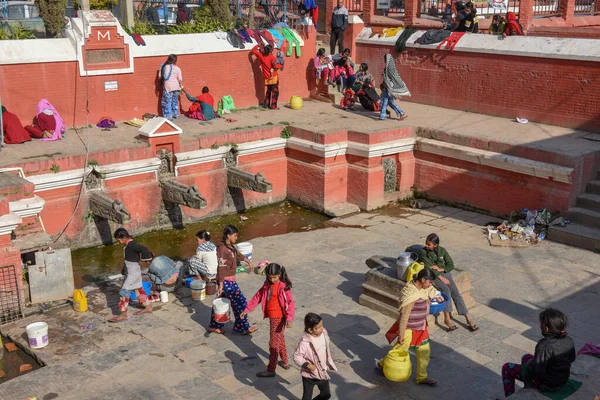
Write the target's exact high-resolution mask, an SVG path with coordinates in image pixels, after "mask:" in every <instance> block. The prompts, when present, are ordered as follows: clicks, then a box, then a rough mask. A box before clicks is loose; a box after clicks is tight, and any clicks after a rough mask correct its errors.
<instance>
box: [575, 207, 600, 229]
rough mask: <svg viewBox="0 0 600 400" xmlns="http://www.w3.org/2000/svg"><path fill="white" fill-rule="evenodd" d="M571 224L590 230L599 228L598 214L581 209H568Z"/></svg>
mask: <svg viewBox="0 0 600 400" xmlns="http://www.w3.org/2000/svg"><path fill="white" fill-rule="evenodd" d="M569 216H570V220H571V222H575V223H578V224H581V225H584V226H589V227H592V228H600V212H598V211H594V210H590V209H588V208H583V207H573V208H570V209H569Z"/></svg>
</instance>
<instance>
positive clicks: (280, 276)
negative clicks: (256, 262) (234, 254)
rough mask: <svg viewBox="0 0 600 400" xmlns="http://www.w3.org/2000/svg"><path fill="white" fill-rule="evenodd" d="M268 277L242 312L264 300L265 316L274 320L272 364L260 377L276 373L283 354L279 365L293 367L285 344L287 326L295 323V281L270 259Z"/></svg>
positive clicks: (271, 344)
mask: <svg viewBox="0 0 600 400" xmlns="http://www.w3.org/2000/svg"><path fill="white" fill-rule="evenodd" d="M265 275H266V276H267V279H266V280H265V284H264V285H263V286H262V287H261V288H260V289H258V292H256V294H255V295H254V296H253V297H252V298H251V299H250V301H249V302H248V305H247V306H246V310H245V311H244V312H243V313H242V314H241V316H242V318H244V317H245V316H246V315H247V314H248V313H249V312H251V311H252V310H254V309H255V308H256V306H258V305H259V304H260V303H262V310H263V315H264V318H269V321H270V323H271V330H270V333H271V339H269V366H268V367H267V370H266V371H263V372H259V373H257V374H256V376H258V377H259V378H272V377H274V376H275V368H276V367H277V359H278V358H279V356H281V362H280V363H279V365H280V366H281V368H283V369H286V370H287V369H290V364H289V361H288V355H287V350H286V347H285V337H284V336H283V334H284V331H285V328H291V327H292V321H293V320H294V314H295V313H296V305H295V303H294V297H293V296H292V282H291V281H290V279H289V278H288V276H287V273H286V272H285V268H284V267H283V266H281V265H279V264H275V263H270V264H269V265H267V267H266V268H265Z"/></svg>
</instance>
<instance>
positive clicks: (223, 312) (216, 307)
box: [213, 297, 231, 323]
mask: <svg viewBox="0 0 600 400" xmlns="http://www.w3.org/2000/svg"><path fill="white" fill-rule="evenodd" d="M230 307H231V301H229V299H225V298H222V297H219V298H218V299H216V300H214V301H213V312H214V313H215V321H217V322H220V323H223V322H227V321H229V309H230Z"/></svg>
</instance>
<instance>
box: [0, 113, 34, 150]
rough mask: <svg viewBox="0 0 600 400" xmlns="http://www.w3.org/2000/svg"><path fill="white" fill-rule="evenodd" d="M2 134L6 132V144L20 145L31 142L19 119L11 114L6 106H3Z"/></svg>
mask: <svg viewBox="0 0 600 400" xmlns="http://www.w3.org/2000/svg"><path fill="white" fill-rule="evenodd" d="M2 132H4V143H6V144H19V143H24V142H28V141H30V140H31V137H29V133H27V131H26V130H25V128H23V125H22V124H21V121H20V120H19V117H17V116H16V115H15V114H13V113H11V112H9V111H8V110H7V109H6V107H4V106H2Z"/></svg>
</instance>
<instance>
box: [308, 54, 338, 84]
mask: <svg viewBox="0 0 600 400" xmlns="http://www.w3.org/2000/svg"><path fill="white" fill-rule="evenodd" d="M325 52H326V50H325V49H324V48H323V47H321V48H320V49H319V51H317V55H316V56H315V59H314V61H313V62H314V67H315V72H316V76H317V79H318V80H320V81H322V82H327V85H333V82H334V80H335V77H334V73H335V71H334V69H333V62H332V61H331V56H329V55H327V54H325Z"/></svg>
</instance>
